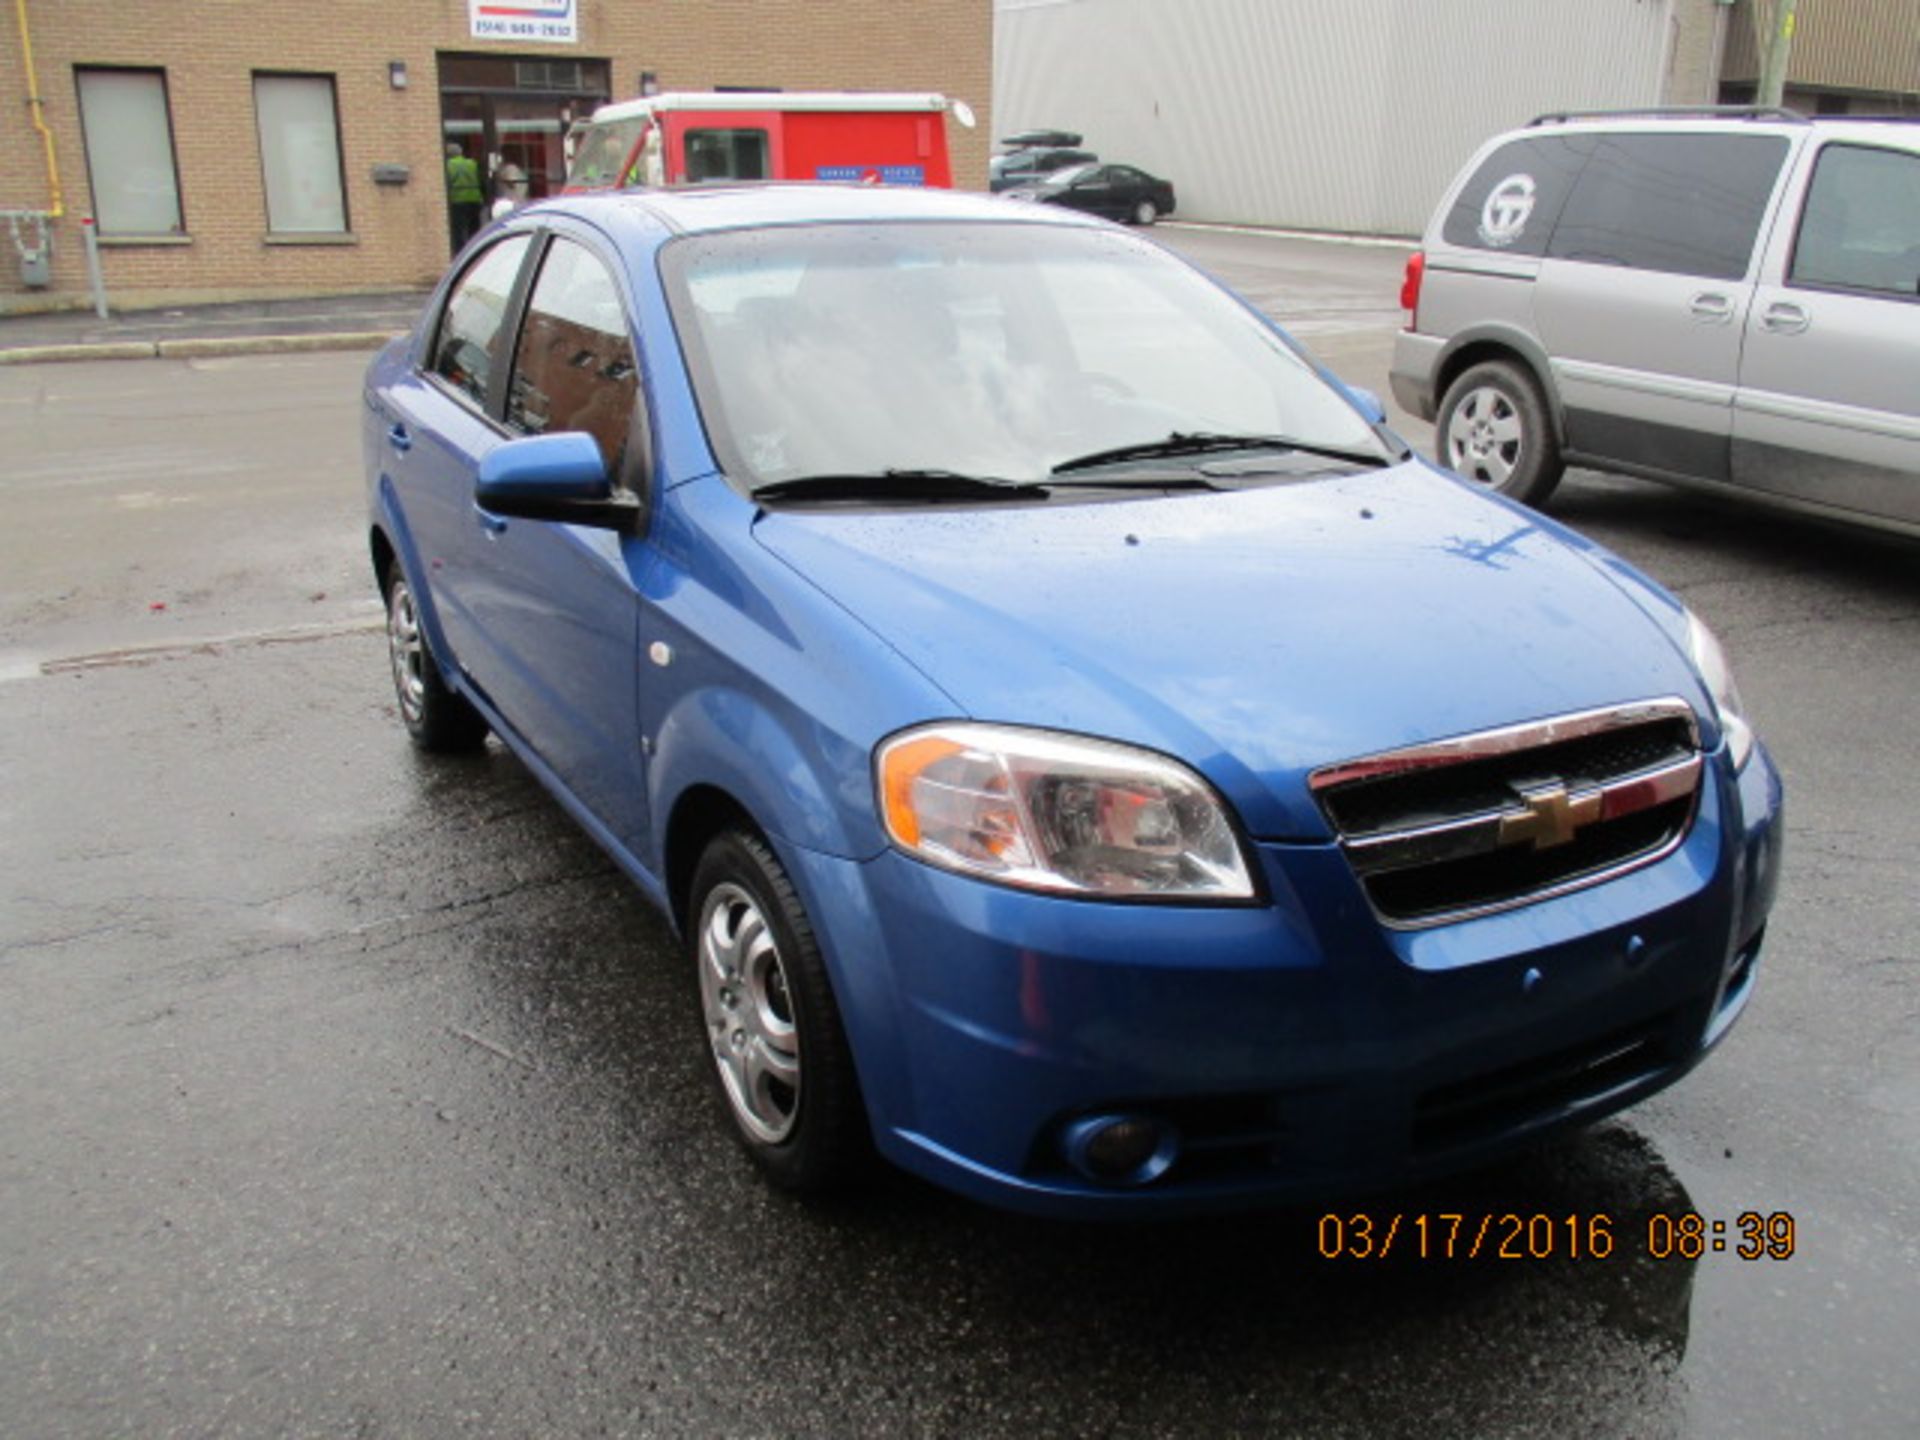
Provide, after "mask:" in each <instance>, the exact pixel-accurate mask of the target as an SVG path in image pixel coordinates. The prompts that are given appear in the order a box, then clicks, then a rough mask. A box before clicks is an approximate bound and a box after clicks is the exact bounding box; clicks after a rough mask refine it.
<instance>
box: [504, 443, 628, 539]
mask: <svg viewBox="0 0 1920 1440" xmlns="http://www.w3.org/2000/svg"><path fill="white" fill-rule="evenodd" d="M473 499H474V503H475V504H476V505H478V506H479V507H480V508H481V509H482V510H490V511H492V512H493V513H494V514H495V515H509V516H513V517H515V518H517V519H521V520H558V521H561V522H563V523H564V524H568V525H594V526H598V527H600V528H601V529H605V530H626V529H629V528H631V527H632V525H633V523H634V521H635V520H636V519H637V518H638V517H639V514H640V504H639V502H638V501H637V500H635V499H634V498H633V497H632V496H631V495H615V494H614V493H613V483H612V481H610V480H609V479H608V478H607V462H606V461H605V460H603V459H602V458H601V456H600V442H599V441H597V440H595V439H594V438H593V437H592V436H591V435H589V434H587V433H586V432H585V431H582V430H567V431H562V432H561V433H559V434H557V435H529V436H528V437H527V438H526V439H524V440H508V441H505V442H504V443H502V444H499V445H496V446H494V447H493V449H491V450H489V451H488V452H487V454H486V457H485V458H484V459H482V460H481V462H480V473H479V475H478V476H477V477H476V478H475V480H474V482H473Z"/></svg>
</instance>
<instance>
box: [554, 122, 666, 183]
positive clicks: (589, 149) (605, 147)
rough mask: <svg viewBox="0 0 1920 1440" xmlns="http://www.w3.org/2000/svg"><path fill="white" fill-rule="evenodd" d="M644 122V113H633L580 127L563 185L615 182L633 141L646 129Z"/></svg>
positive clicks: (617, 180) (630, 152)
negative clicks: (571, 166)
mask: <svg viewBox="0 0 1920 1440" xmlns="http://www.w3.org/2000/svg"><path fill="white" fill-rule="evenodd" d="M647 123H648V122H647V117H646V116H644V115H635V116H633V117H632V118H630V119H627V120H607V121H603V122H601V123H599V124H595V125H588V126H586V127H584V128H583V129H582V131H581V132H580V143H579V145H578V147H577V148H576V149H575V150H574V152H573V168H572V169H570V170H569V171H567V184H569V185H574V186H578V187H580V188H582V189H587V190H605V189H608V188H609V187H612V186H617V185H619V184H620V182H621V179H622V176H621V173H620V167H621V166H623V165H624V164H626V162H627V156H629V155H631V154H632V153H633V146H634V142H635V141H637V140H638V139H639V138H640V132H641V131H643V130H645V129H646V128H647Z"/></svg>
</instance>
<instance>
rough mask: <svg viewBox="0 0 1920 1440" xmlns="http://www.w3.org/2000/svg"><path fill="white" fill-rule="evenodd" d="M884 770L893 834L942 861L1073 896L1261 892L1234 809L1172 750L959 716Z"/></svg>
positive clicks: (913, 850)
mask: <svg viewBox="0 0 1920 1440" xmlns="http://www.w3.org/2000/svg"><path fill="white" fill-rule="evenodd" d="M873 768H874V788H875V790H876V792H877V796H878V799H879V804H880V814H881V817H882V819H883V821H884V822H885V825H886V829H887V834H888V835H890V836H891V837H892V838H893V842H894V844H896V845H898V846H900V848H901V849H903V850H906V851H907V852H908V853H910V854H913V855H917V856H918V857H920V858H921V859H922V860H926V861H928V862H930V863H932V864H934V865H940V866H943V867H945V868H946V869H949V870H958V871H960V872H961V873H963V874H967V875H977V876H980V877H981V878H982V879H987V880H997V881H999V882H1000V883H1001V884H1003V885H1018V886H1021V887H1023V888H1025V889H1029V890H1047V891H1052V892H1055V893H1059V894H1069V895H1085V896H1099V897H1116V898H1128V899H1166V900H1250V899H1252V898H1253V893H1254V892H1253V880H1252V878H1251V876H1250V875H1249V874H1248V871H1247V865H1246V860H1245V858H1244V857H1243V856H1242V855H1241V852H1240V842H1239V840H1238V839H1237V838H1236V836H1235V835H1234V830H1233V826H1232V824H1231V823H1230V822H1229V821H1228V819H1227V813H1226V807H1225V806H1224V805H1222V804H1221V802H1220V800H1219V799H1218V798H1217V797H1216V796H1215V795H1214V793H1213V790H1212V789H1211V787H1209V786H1208V784H1207V782H1206V781H1204V780H1202V779H1201V778H1200V777H1199V776H1198V775H1196V774H1195V773H1194V772H1193V771H1191V770H1189V769H1188V768H1187V767H1186V766H1184V765H1181V764H1179V763H1178V762H1176V761H1173V760H1169V759H1167V758H1166V757H1165V756H1163V755H1155V754H1153V753H1152V752H1151V751H1147V750H1136V749H1134V748H1133V747H1132V746H1129V745H1116V744H1114V743H1112V742H1111V741H1106V740H1087V739H1081V738H1079V737H1078V736H1073V735H1062V734H1058V733H1056V732H1053V731H1047V730H1022V729H1016V728H1014V727H1012V726H1007V725H975V724H967V723H962V722H958V721H955V722H951V723H947V724H940V725H925V726H921V727H919V728H917V729H913V730H906V731H902V732H901V733H900V734H898V735H895V736H894V737H893V738H891V739H890V740H887V741H885V742H884V743H882V744H881V746H880V748H879V749H878V750H876V751H875V752H874V758H873Z"/></svg>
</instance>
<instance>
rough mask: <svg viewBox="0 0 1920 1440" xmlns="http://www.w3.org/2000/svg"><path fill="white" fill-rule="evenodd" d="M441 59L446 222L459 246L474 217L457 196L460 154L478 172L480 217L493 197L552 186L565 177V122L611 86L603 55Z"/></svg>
mask: <svg viewBox="0 0 1920 1440" xmlns="http://www.w3.org/2000/svg"><path fill="white" fill-rule="evenodd" d="M439 60H440V136H441V140H442V141H443V142H444V146H445V153H446V157H447V161H448V164H447V167H446V176H447V190H446V196H447V229H448V233H449V235H450V237H451V239H452V242H453V248H454V249H455V250H458V249H459V248H460V246H461V245H462V244H464V243H465V241H466V238H467V234H469V233H471V230H470V228H469V227H470V222H471V221H472V219H473V218H474V217H473V215H472V212H471V211H470V210H466V209H464V208H463V206H462V205H460V204H457V203H456V202H455V199H454V195H455V189H454V187H455V186H456V185H457V184H459V175H460V172H461V170H462V168H463V167H462V166H461V165H460V164H459V163H458V162H459V161H461V160H471V161H472V162H473V163H474V165H475V167H476V168H477V170H478V172H479V175H478V178H479V184H480V191H481V204H480V211H479V216H478V221H479V223H480V224H485V223H486V220H487V218H488V215H489V214H490V213H491V210H492V207H493V205H494V203H495V202H496V201H497V200H500V199H507V200H510V201H511V202H513V203H515V204H518V203H521V202H524V201H528V200H538V199H540V198H542V197H543V196H546V195H553V194H557V193H558V192H559V190H560V187H561V186H562V185H563V184H564V183H565V182H566V178H567V146H566V139H567V131H568V129H569V128H571V126H572V125H573V123H574V121H576V120H584V119H586V118H587V116H589V115H591V114H592V113H593V110H594V107H595V106H597V105H604V104H605V103H606V102H607V100H608V99H609V98H610V95H611V91H610V90H609V88H608V82H607V77H608V65H607V62H606V61H605V60H571V59H569V60H555V59H552V58H550V57H548V56H519V55H461V54H452V53H447V52H443V53H442V54H441V55H440V57H439ZM462 191H463V193H464V187H462ZM463 232H465V233H463Z"/></svg>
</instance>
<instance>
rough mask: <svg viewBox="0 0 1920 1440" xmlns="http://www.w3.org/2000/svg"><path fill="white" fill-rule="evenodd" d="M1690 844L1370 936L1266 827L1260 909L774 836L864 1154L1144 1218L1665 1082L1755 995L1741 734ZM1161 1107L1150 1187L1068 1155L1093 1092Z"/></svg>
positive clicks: (1324, 1176)
mask: <svg viewBox="0 0 1920 1440" xmlns="http://www.w3.org/2000/svg"><path fill="white" fill-rule="evenodd" d="M1711 773H1712V774H1713V775H1714V776H1715V777H1716V779H1715V781H1714V783H1713V784H1711V785H1709V786H1706V787H1704V788H1703V792H1702V797H1701V804H1700V810H1699V813H1698V815H1697V817H1696V819H1695V821H1694V824H1693V827H1692V829H1691V831H1690V832H1689V834H1688V837H1687V839H1686V842H1685V843H1684V844H1683V845H1682V846H1681V847H1680V848H1679V849H1678V850H1676V851H1675V852H1674V853H1673V854H1671V855H1669V856H1667V857H1666V858H1665V859H1663V860H1660V861H1659V862H1657V863H1655V864H1652V865H1649V866H1647V867H1646V868H1644V869H1641V870H1637V871H1634V872H1632V873H1630V874H1628V875H1625V876H1622V877H1620V878H1618V879H1616V880H1613V881H1610V882H1607V883H1605V884H1602V885H1599V886H1596V887H1594V888H1593V889H1590V890H1585V891H1580V892H1577V893H1574V894H1571V895H1566V896H1562V897H1559V898H1556V899H1553V900H1548V901H1542V902H1539V903H1537V904H1535V905H1531V906H1525V907H1522V908H1520V909H1517V910H1512V911H1508V912H1506V913H1503V914H1498V915H1492V916H1487V917H1484V918H1481V919H1476V920H1470V921H1463V922H1460V923H1458V924H1454V925H1448V926H1442V927H1437V928H1435V929H1431V930H1424V931H1395V930H1391V929H1387V928H1385V927H1383V926H1382V925H1381V924H1380V923H1379V922H1378V921H1377V920H1376V919H1375V918H1374V916H1373V914H1372V912H1371V911H1370V910H1369V909H1368V907H1367V904H1366V901H1365V898H1364V896H1363V895H1362V893H1361V891H1360V889H1359V886H1358V885H1357V883H1356V882H1355V880H1354V878H1353V874H1352V871H1351V869H1350V868H1349V867H1348V865H1347V862H1346V860H1345V859H1344V858H1343V856H1342V855H1341V853H1340V851H1339V850H1338V849H1337V848H1336V847H1334V846H1332V845H1294V844H1288V845H1281V844H1262V845H1258V846H1256V847H1254V848H1255V856H1256V863H1257V865H1258V866H1259V868H1260V870H1261V873H1262V878H1263V881H1264V883H1265V885H1266V887H1267V889H1268V894H1269V901H1268V903H1266V904H1264V905H1260V906H1253V907H1243V908H1229V907H1216V906H1191V907H1177V906H1165V905H1121V904H1111V903H1101V902H1088V901H1074V900H1063V899H1059V898H1054V897H1047V896H1041V895H1035V894H1029V893H1026V892H1022V891H1016V890H1011V889H1006V888H1002V887H998V886H993V885H987V884H983V883H980V882H977V881H974V880H970V879H967V878H964V877H961V876H957V875H952V874H949V873H946V872H944V871H940V870H936V869H933V868H931V867H929V866H926V865H923V864H920V863H918V862H915V861H913V860H910V859H908V858H906V857H905V856H902V855H899V854H897V853H893V852H888V853H886V854H883V855H881V856H880V857H878V858H876V859H874V860H871V861H867V862H851V861H844V860H836V859H831V858H828V857H823V856H820V855H817V854H813V853H811V852H804V851H801V852H792V853H790V854H789V857H788V858H789V868H790V869H793V870H794V871H795V875H796V879H797V880H798V881H799V883H800V886H801V890H802V893H803V896H804V897H805V899H806V900H807V903H808V905H809V907H810V909H811V911H812V913H813V914H814V916H815V918H816V929H817V931H818V932H819V933H820V936H821V939H822V941H823V945H824V948H825V950H826V952H827V959H828V963H829V965H830V967H831V968H832V970H833V974H834V980H835V984H836V991H837V993H838V995H839V997H840V1000H841V1009H842V1013H843V1017H844V1019H845V1020H846V1023H847V1029H848V1035H849V1039H850V1041H851V1043H852V1046H853V1050H854V1055H855V1059H856V1062H857V1064H858V1067H859V1070H860V1075H861V1081H862V1085H863V1088H864V1090H865V1094H866V1099H867V1102H868V1106H869V1109H870V1111H871V1114H872V1118H873V1123H874V1131H875V1137H876V1140H877V1142H878V1144H879V1147H880V1149H881V1150H882V1152H883V1153H885V1154H886V1155H888V1156H889V1157H890V1158H892V1159H893V1160H895V1161H896V1162H897V1163H899V1164H901V1165H902V1166H904V1167H905V1168H907V1169H909V1170H912V1171H915V1172H917V1173H919V1174H921V1175H922V1176H924V1177H926V1178H928V1179H931V1180H933V1181H935V1182H937V1183H940V1184H942V1185H945V1186H948V1187H950V1188H952V1189H955V1190H959V1191H961V1192H964V1193H966V1194H969V1195H972V1196H975V1197H977V1198H979V1199H982V1200H985V1201H989V1202H991V1203H996V1204H1001V1205H1006V1206H1010V1207H1014V1208H1020V1209H1027V1210H1034V1211H1040V1212H1045V1213H1054V1214H1063V1215H1085V1216H1092V1215H1101V1214H1108V1215H1145V1214H1150V1213H1154V1212H1173V1211H1184V1210H1197V1209H1207V1208H1225V1207H1236V1206H1244V1205H1248V1204H1256V1203H1264V1202H1279V1201H1286V1200H1294V1199H1307V1198H1311V1197H1322V1196H1328V1195H1333V1194H1338V1193H1341V1192H1343V1191H1349V1190H1353V1189H1358V1188H1363V1187H1366V1186H1370V1185H1377V1184H1382V1183H1398V1182H1401V1181H1408V1180H1413V1179H1417V1178H1420V1177H1422V1176H1425V1175H1429V1174H1433V1173H1439V1172H1442V1171H1445V1170H1450V1169H1455V1168H1459V1167H1461V1166H1464V1165H1468V1164H1472V1163H1474V1162H1476V1161H1479V1160H1481V1159H1484V1158H1486V1157H1488V1156H1490V1155H1492V1154H1494V1153H1497V1152H1498V1151H1500V1150H1502V1149H1504V1148H1508V1147H1511V1146H1512V1145H1514V1144H1516V1143H1518V1142H1520V1141H1523V1140H1525V1139H1527V1138H1530V1137H1533V1136H1536V1135H1538V1134H1541V1133H1544V1132H1546V1131H1548V1130H1551V1129H1554V1128H1557V1127H1560V1126H1564V1125H1569V1124H1575V1123H1582V1122H1585V1121H1590V1120H1594V1119H1598V1118H1600V1117H1601V1116H1603V1115H1605V1114H1608V1113H1611V1112H1612V1111H1614V1110H1617V1109H1619V1108H1621V1107H1622V1106H1625V1105H1629V1104H1632V1103H1633V1102H1635V1101H1637V1100H1639V1099H1641V1098H1643V1097H1645V1096H1646V1095H1649V1094H1652V1093H1653V1092H1654V1091H1656V1090H1659V1089H1661V1088H1662V1087H1664V1086H1666V1085H1669V1084H1671V1083H1672V1082H1673V1081H1675V1080H1677V1079H1678V1078H1679V1077H1680V1076H1681V1075H1683V1074H1685V1073H1686V1071H1687V1070H1689V1069H1690V1068H1691V1067H1692V1066H1693V1065H1694V1064H1695V1063H1697V1062H1698V1060H1699V1059H1700V1058H1701V1056H1702V1055H1704V1054H1705V1052H1706V1051H1707V1049H1708V1048H1710V1047H1711V1046H1712V1045H1713V1044H1714V1043H1716V1042H1717V1041H1718V1040H1719V1039H1720V1037H1721V1036H1723V1035H1724V1034H1725V1033H1726V1031H1727V1029H1728V1028H1729V1027H1730V1026H1731V1024H1732V1022H1733V1020H1734V1018H1735V1017H1736V1016H1737V1015H1738V1014H1739V1012H1740V1010H1741V1009H1742V1008H1743V1007H1744V1005H1745V1004H1746V1001H1747V999H1748V997H1749V996H1750V995H1751V993H1752V990H1753V985H1754V980H1755V975H1756V971H1757V956H1758V949H1759V942H1760V939H1761V936H1762V933H1763V931H1764V927H1765V920H1766V915H1767V911H1768V909H1769V908H1770V906H1771V903H1772V898H1773V891H1774V885H1775V882H1776V877H1777V874H1778V856H1779V837H1780V814H1781V812H1780V786H1779V780H1778V777H1777V775H1776V774H1775V772H1774V770H1773V767H1772V763H1771V761H1770V760H1769V758H1768V757H1767V755H1766V753H1765V751H1764V749H1763V748H1760V747H1756V749H1755V752H1754V756H1753V759H1752V760H1751V761H1750V762H1749V763H1748V765H1747V767H1746V768H1745V770H1744V771H1743V772H1742V773H1741V774H1740V775H1739V776H1738V777H1734V776H1732V775H1730V774H1728V773H1727V771H1726V766H1725V764H1724V760H1723V759H1721V758H1718V757H1716V758H1715V760H1714V762H1713V766H1712V770H1711ZM1112 1110H1125V1111H1128V1112H1130V1113H1145V1114H1150V1115H1153V1116H1154V1117H1156V1118H1158V1119H1162V1120H1165V1121H1166V1122H1168V1123H1170V1124H1171V1125H1173V1126H1174V1127H1175V1129H1176V1130H1177V1131H1178V1132H1179V1133H1180V1135H1181V1138H1182V1141H1183V1148H1182V1151H1181V1153H1180V1157H1179V1158H1178V1159H1177V1160H1176V1161H1175V1163H1174V1164H1173V1166H1172V1168H1171V1169H1169V1170H1168V1171H1167V1173H1166V1174H1165V1175H1164V1176H1163V1177H1162V1178H1160V1179H1158V1180H1156V1181H1155V1182H1153V1183H1152V1184H1150V1185H1146V1186H1141V1187H1137V1188H1127V1187H1119V1186H1103V1185H1101V1184H1098V1183H1095V1182H1093V1181H1091V1180H1088V1179H1086V1178H1084V1177H1083V1176H1082V1175H1081V1174H1080V1173H1079V1172H1077V1171H1076V1170H1074V1169H1073V1168H1072V1167H1071V1166H1070V1165H1068V1164H1067V1163H1066V1160H1065V1159H1064V1156H1063V1153H1062V1149H1061V1140H1062V1132H1063V1130H1064V1128H1065V1127H1066V1126H1067V1125H1068V1124H1069V1123H1071V1122H1072V1121H1073V1120H1074V1119H1076V1118H1079V1117H1083V1116H1085V1115H1087V1114H1089V1113H1092V1112H1096V1111H1100V1112H1105V1111H1112Z"/></svg>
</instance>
